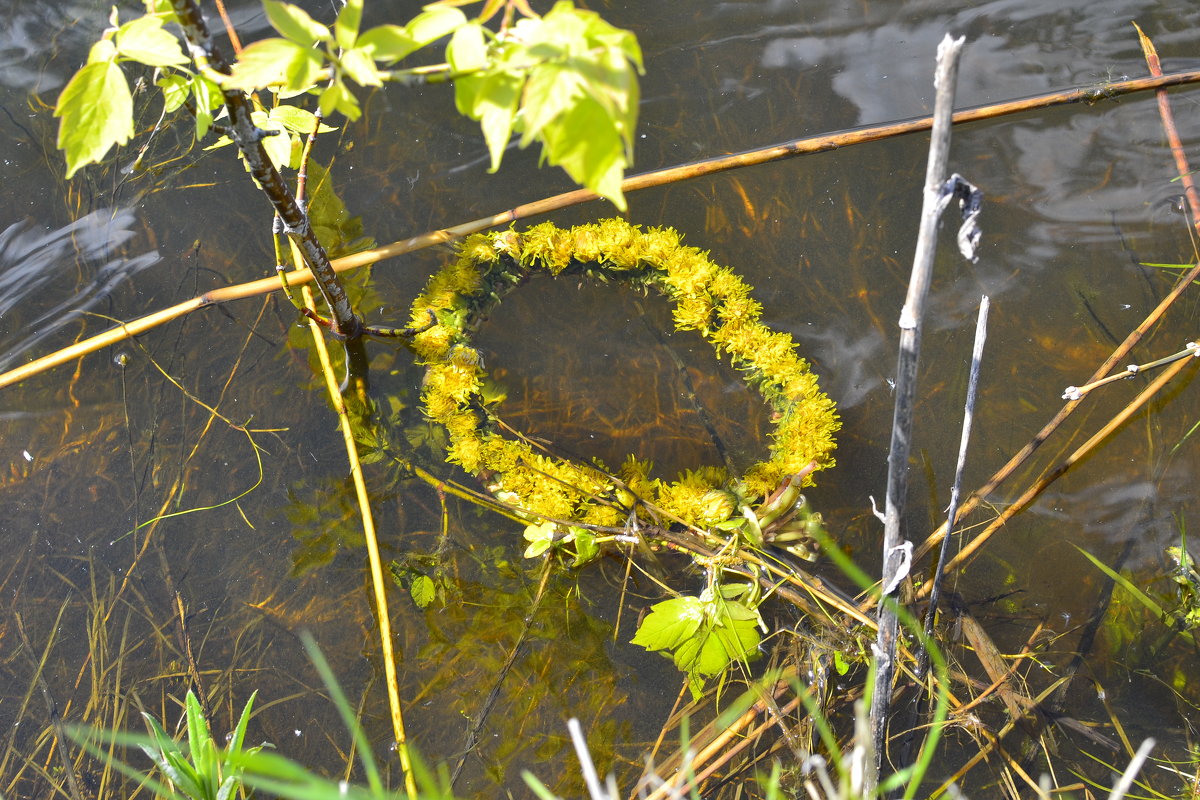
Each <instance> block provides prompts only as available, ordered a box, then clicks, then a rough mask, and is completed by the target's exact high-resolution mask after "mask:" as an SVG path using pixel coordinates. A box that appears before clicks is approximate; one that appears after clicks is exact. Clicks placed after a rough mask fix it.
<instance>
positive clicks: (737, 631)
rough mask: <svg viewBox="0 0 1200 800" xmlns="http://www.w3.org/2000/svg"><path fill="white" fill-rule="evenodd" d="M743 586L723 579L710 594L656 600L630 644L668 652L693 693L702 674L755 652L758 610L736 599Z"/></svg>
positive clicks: (742, 593) (716, 672)
mask: <svg viewBox="0 0 1200 800" xmlns="http://www.w3.org/2000/svg"><path fill="white" fill-rule="evenodd" d="M747 589H748V587H747V585H746V584H727V585H724V586H719V587H718V590H717V591H716V592H715V593H710V592H707V591H706V592H705V593H704V594H703V595H702V596H700V597H674V598H672V599H670V600H664V601H662V602H661V603H657V604H656V605H655V606H654V607H653V608H652V609H651V610H650V613H649V614H647V615H646V618H645V619H643V620H642V624H641V626H640V627H638V631H637V634H636V635H634V637H633V644H637V645H641V646H642V647H644V648H646V649H647V650H652V651H653V650H662V651H668V652H670V653H671V654H672V656H671V657H672V660H674V662H675V666H676V667H678V668H679V670H680V671H681V672H684V673H686V674H687V676H688V685H689V686H690V687H691V689H692V693H693V694H698V693H699V692H700V691H701V690H702V688H703V686H704V679H705V678H708V677H712V676H714V675H720V674H721V673H722V672H724V671H725V669H726V668H727V667H729V665H730V664H732V663H733V662H735V661H741V662H746V661H751V660H753V659H755V658H757V657H758V644H759V642H760V641H761V638H762V637H761V635H760V634H759V629H758V625H759V616H758V611H757V610H755V609H754V608H752V607H751V606H750V605H748V604H747V603H745V602H743V601H742V599H740V598H742V597H743V596H745V595H746V594H748V592H747Z"/></svg>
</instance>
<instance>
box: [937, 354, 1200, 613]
mask: <svg viewBox="0 0 1200 800" xmlns="http://www.w3.org/2000/svg"><path fill="white" fill-rule="evenodd" d="M1192 361H1193V359H1190V358H1189V359H1184V360H1182V361H1176V362H1175V363H1174V364H1172V365H1171V366H1169V367H1167V368H1166V369H1165V370H1163V371H1162V373H1160V374H1159V376H1158V377H1157V378H1156V379H1155V380H1154V381H1153V382H1152V383H1151V384H1150V385H1149V386H1147V387H1146V388H1145V389H1143V390H1142V392H1141V393H1140V394H1139V395H1138V396H1137V397H1135V398H1134V399H1133V400H1131V401H1130V402H1129V404H1128V405H1126V406H1125V408H1123V409H1121V411H1120V412H1118V413H1117V414H1116V416H1114V417H1113V418H1112V419H1110V420H1109V421H1108V422H1107V423H1106V424H1105V425H1104V427H1103V428H1101V429H1100V430H1099V431H1097V432H1096V433H1095V434H1094V435H1093V436H1092V437H1091V438H1090V439H1088V440H1087V441H1086V442H1084V443H1083V444H1082V445H1081V446H1080V447H1078V448H1077V449H1076V450H1075V452H1073V453H1071V455H1069V456H1067V457H1066V458H1065V459H1063V460H1062V461H1061V462H1059V463H1058V465H1056V466H1055V467H1054V468H1053V469H1051V470H1049V471H1048V472H1046V473H1044V474H1043V475H1042V477H1041V478H1039V479H1038V480H1037V481H1036V482H1035V483H1034V484H1033V485H1031V486H1030V487H1029V488H1027V489H1026V490H1025V491H1024V492H1022V493H1021V496H1020V497H1018V498H1017V499H1016V500H1014V501H1013V502H1012V504H1011V505H1009V506H1007V507H1006V508H1005V509H1004V511H1002V512H1001V513H1000V515H999V516H997V517H996V518H995V519H994V520H992V521H991V522H990V523H988V525H987V527H985V528H984V529H983V532H982V533H980V534H979V535H978V536H977V537H975V538H974V539H972V540H971V541H970V542H968V543H967V544H966V545H964V546H963V548H962V549H961V550H960V551H959V552H958V554H957V555H955V556H954V558H952V559H950V561H949V562H948V563H947V564H946V571H947V572H951V571H953V570H955V569H958V568H959V567H961V566H963V565H964V564H965V563H966V562H967V561H968V560H970V558H971V557H972V556H973V555H974V554H975V553H976V552H977V551H978V550H979V548H981V547H983V545H984V544H986V543H987V540H988V539H990V538H991V537H992V535H993V534H994V533H996V531H998V530H999V529H1000V528H1002V527H1003V526H1004V524H1005V523H1006V522H1007V521H1008V520H1010V519H1012V518H1013V517H1014V516H1015V515H1017V514H1018V513H1020V512H1021V511H1023V510H1024V509H1025V508H1026V507H1027V506H1028V505H1029V504H1030V503H1032V502H1033V501H1034V499H1035V498H1037V496H1038V495H1040V494H1041V493H1042V492H1043V491H1045V489H1046V488H1047V487H1048V486H1049V485H1050V484H1052V483H1053V482H1054V481H1056V480H1058V479H1059V478H1060V477H1062V476H1063V475H1064V474H1065V473H1066V472H1067V470H1069V469H1070V468H1071V467H1073V466H1074V465H1075V464H1076V463H1078V462H1079V461H1080V460H1081V459H1082V458H1083V457H1084V456H1086V455H1088V453H1090V452H1091V451H1092V450H1093V449H1095V448H1096V446H1098V445H1099V444H1100V443H1101V442H1103V441H1104V440H1105V439H1107V438H1108V436H1109V434H1111V433H1112V432H1113V431H1115V430H1116V429H1117V428H1119V427H1120V426H1121V425H1123V424H1124V423H1125V422H1126V421H1127V420H1128V419H1129V418H1130V417H1132V416H1133V415H1134V413H1135V412H1137V411H1138V409H1140V408H1141V407H1142V406H1143V405H1145V404H1146V403H1148V402H1149V401H1150V400H1151V399H1152V398H1153V397H1154V395H1155V394H1157V393H1158V391H1159V390H1160V389H1162V387H1164V386H1166V385H1167V383H1169V382H1170V381H1171V379H1172V378H1174V377H1175V376H1176V375H1178V374H1179V373H1180V371H1182V370H1183V368H1184V367H1186V366H1188V365H1189V364H1191V363H1192ZM929 588H930V585H929V584H928V583H926V584H925V585H924V586H921V587H920V588H919V589H918V590H917V593H916V597H917V599H918V600H921V599H924V598H925V597H927V596H928V594H929Z"/></svg>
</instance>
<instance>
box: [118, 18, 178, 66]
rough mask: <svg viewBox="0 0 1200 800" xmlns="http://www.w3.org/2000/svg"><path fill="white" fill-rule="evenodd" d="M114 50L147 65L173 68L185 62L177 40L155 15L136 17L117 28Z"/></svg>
mask: <svg viewBox="0 0 1200 800" xmlns="http://www.w3.org/2000/svg"><path fill="white" fill-rule="evenodd" d="M116 46H117V52H118V53H120V54H121V55H122V56H124V57H125V58H130V59H133V60H134V61H137V62H140V63H142V64H145V65H147V66H150V67H174V66H179V65H181V64H186V63H188V57H187V56H185V55H184V54H183V49H182V48H181V47H180V46H179V40H178V39H176V38H175V37H174V36H173V35H171V33H169V32H168V31H166V30H164V29H163V21H162V19H161V18H159V17H156V16H149V15H148V16H144V17H138V18H137V19H135V20H133V21H132V22H126V23H125V24H124V25H122V26H121V27H120V28H118V29H117V35H116Z"/></svg>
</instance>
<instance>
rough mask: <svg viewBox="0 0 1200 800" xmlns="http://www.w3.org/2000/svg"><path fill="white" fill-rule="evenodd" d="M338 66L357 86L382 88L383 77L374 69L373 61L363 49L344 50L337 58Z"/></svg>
mask: <svg viewBox="0 0 1200 800" xmlns="http://www.w3.org/2000/svg"><path fill="white" fill-rule="evenodd" d="M338 66H340V67H341V68H342V70H343V71H344V72H345V73H346V75H347V76H348V77H349V78H350V79H351V80H352V81H354V82H355V83H357V84H358V85H359V86H383V77H382V76H381V75H380V74H379V70H378V69H376V68H375V59H373V58H371V54H370V53H369V52H367V50H366V49H365V48H362V47H355V48H352V49H350V50H346V51H345V52H343V53H342V54H341V55H340V56H338Z"/></svg>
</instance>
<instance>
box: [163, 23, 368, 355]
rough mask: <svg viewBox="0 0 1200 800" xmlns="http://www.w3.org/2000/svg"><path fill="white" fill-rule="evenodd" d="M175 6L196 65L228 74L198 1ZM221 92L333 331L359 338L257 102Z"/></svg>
mask: <svg viewBox="0 0 1200 800" xmlns="http://www.w3.org/2000/svg"><path fill="white" fill-rule="evenodd" d="M171 7H172V9H173V10H174V12H175V17H176V18H177V19H178V21H179V25H180V27H181V28H182V29H183V36H184V38H185V39H186V40H187V43H188V49H189V51H190V52H191V56H192V58H193V59H194V60H195V61H196V64H197V65H198V66H199V67H201V68H202V69H203V68H204V67H206V66H207V67H209V68H211V69H212V70H213V71H214V72H217V73H221V74H224V75H228V74H229V64H228V62H226V61H225V58H224V57H223V56H222V55H221V52H220V51H219V50H218V49H217V47H216V45H215V44H214V42H213V40H212V36H211V35H210V34H209V32H208V26H207V25H206V24H205V22H204V16H203V15H202V14H201V13H200V6H199V4H198V3H197V0H171ZM221 94H222V96H223V97H224V100H225V107H226V108H227V109H228V110H229V128H230V135H231V138H232V139H233V141H234V144H236V145H237V148H238V150H239V151H240V152H241V154H242V157H243V158H245V159H246V165H247V166H248V167H249V170H250V174H251V175H252V176H253V177H254V180H256V181H257V182H258V185H259V187H260V188H261V189H262V191H263V194H265V195H266V197H267V200H268V201H270V203H271V207H272V208H274V210H275V215H276V216H277V217H278V218H279V220H280V221H281V222H282V223H283V228H284V232H285V233H286V234H287V235H288V236H289V237H290V238H291V239H292V240H293V241H295V242H296V244H297V246H298V247H299V248H300V252H301V253H302V254H303V255H304V260H305V261H306V262H307V264H308V267H309V269H310V270H312V274H313V276H314V278H315V280H316V282H317V285H318V286H319V287H320V289H321V296H322V297H323V298H324V299H325V303H326V304H327V305H328V306H329V315H330V317H331V319H332V321H333V332H334V335H336V336H337V337H338V338H339V339H344V340H354V339H358V338H359V337H360V336H361V335H362V321H361V320H360V319H359V318H358V316H357V315H355V313H354V310H353V309H352V308H351V307H350V299H349V298H348V297H347V296H346V290H345V289H344V288H343V287H342V284H341V281H339V280H338V277H337V273H336V272H335V271H334V269H333V267H332V266H331V265H330V263H329V254H328V253H326V252H325V248H324V247H323V246H322V245H321V243H320V242H319V241H317V235H316V233H314V232H313V229H312V225H311V223H310V222H309V218H308V212H306V211H305V210H304V209H303V208H301V206H300V204H299V203H298V202H296V198H295V196H294V195H293V194H292V191H291V190H290V189H289V188H288V185H287V183H285V182H284V180H283V176H282V175H280V174H279V170H277V169H275V165H274V164H272V163H271V159H270V158H269V157H268V156H267V153H266V150H264V149H263V146H262V140H263V137H264V136H265V135H266V134H265V133H264V132H263V131H262V130H261V129H260V128H258V127H257V126H256V125H255V124H254V122H253V120H252V119H251V117H250V115H251V112H252V111H253V110H254V107H253V104H252V103H251V102H250V99H249V98H248V97H247V96H246V95H245V94H243V93H242V92H240V91H233V90H225V89H222V90H221Z"/></svg>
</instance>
